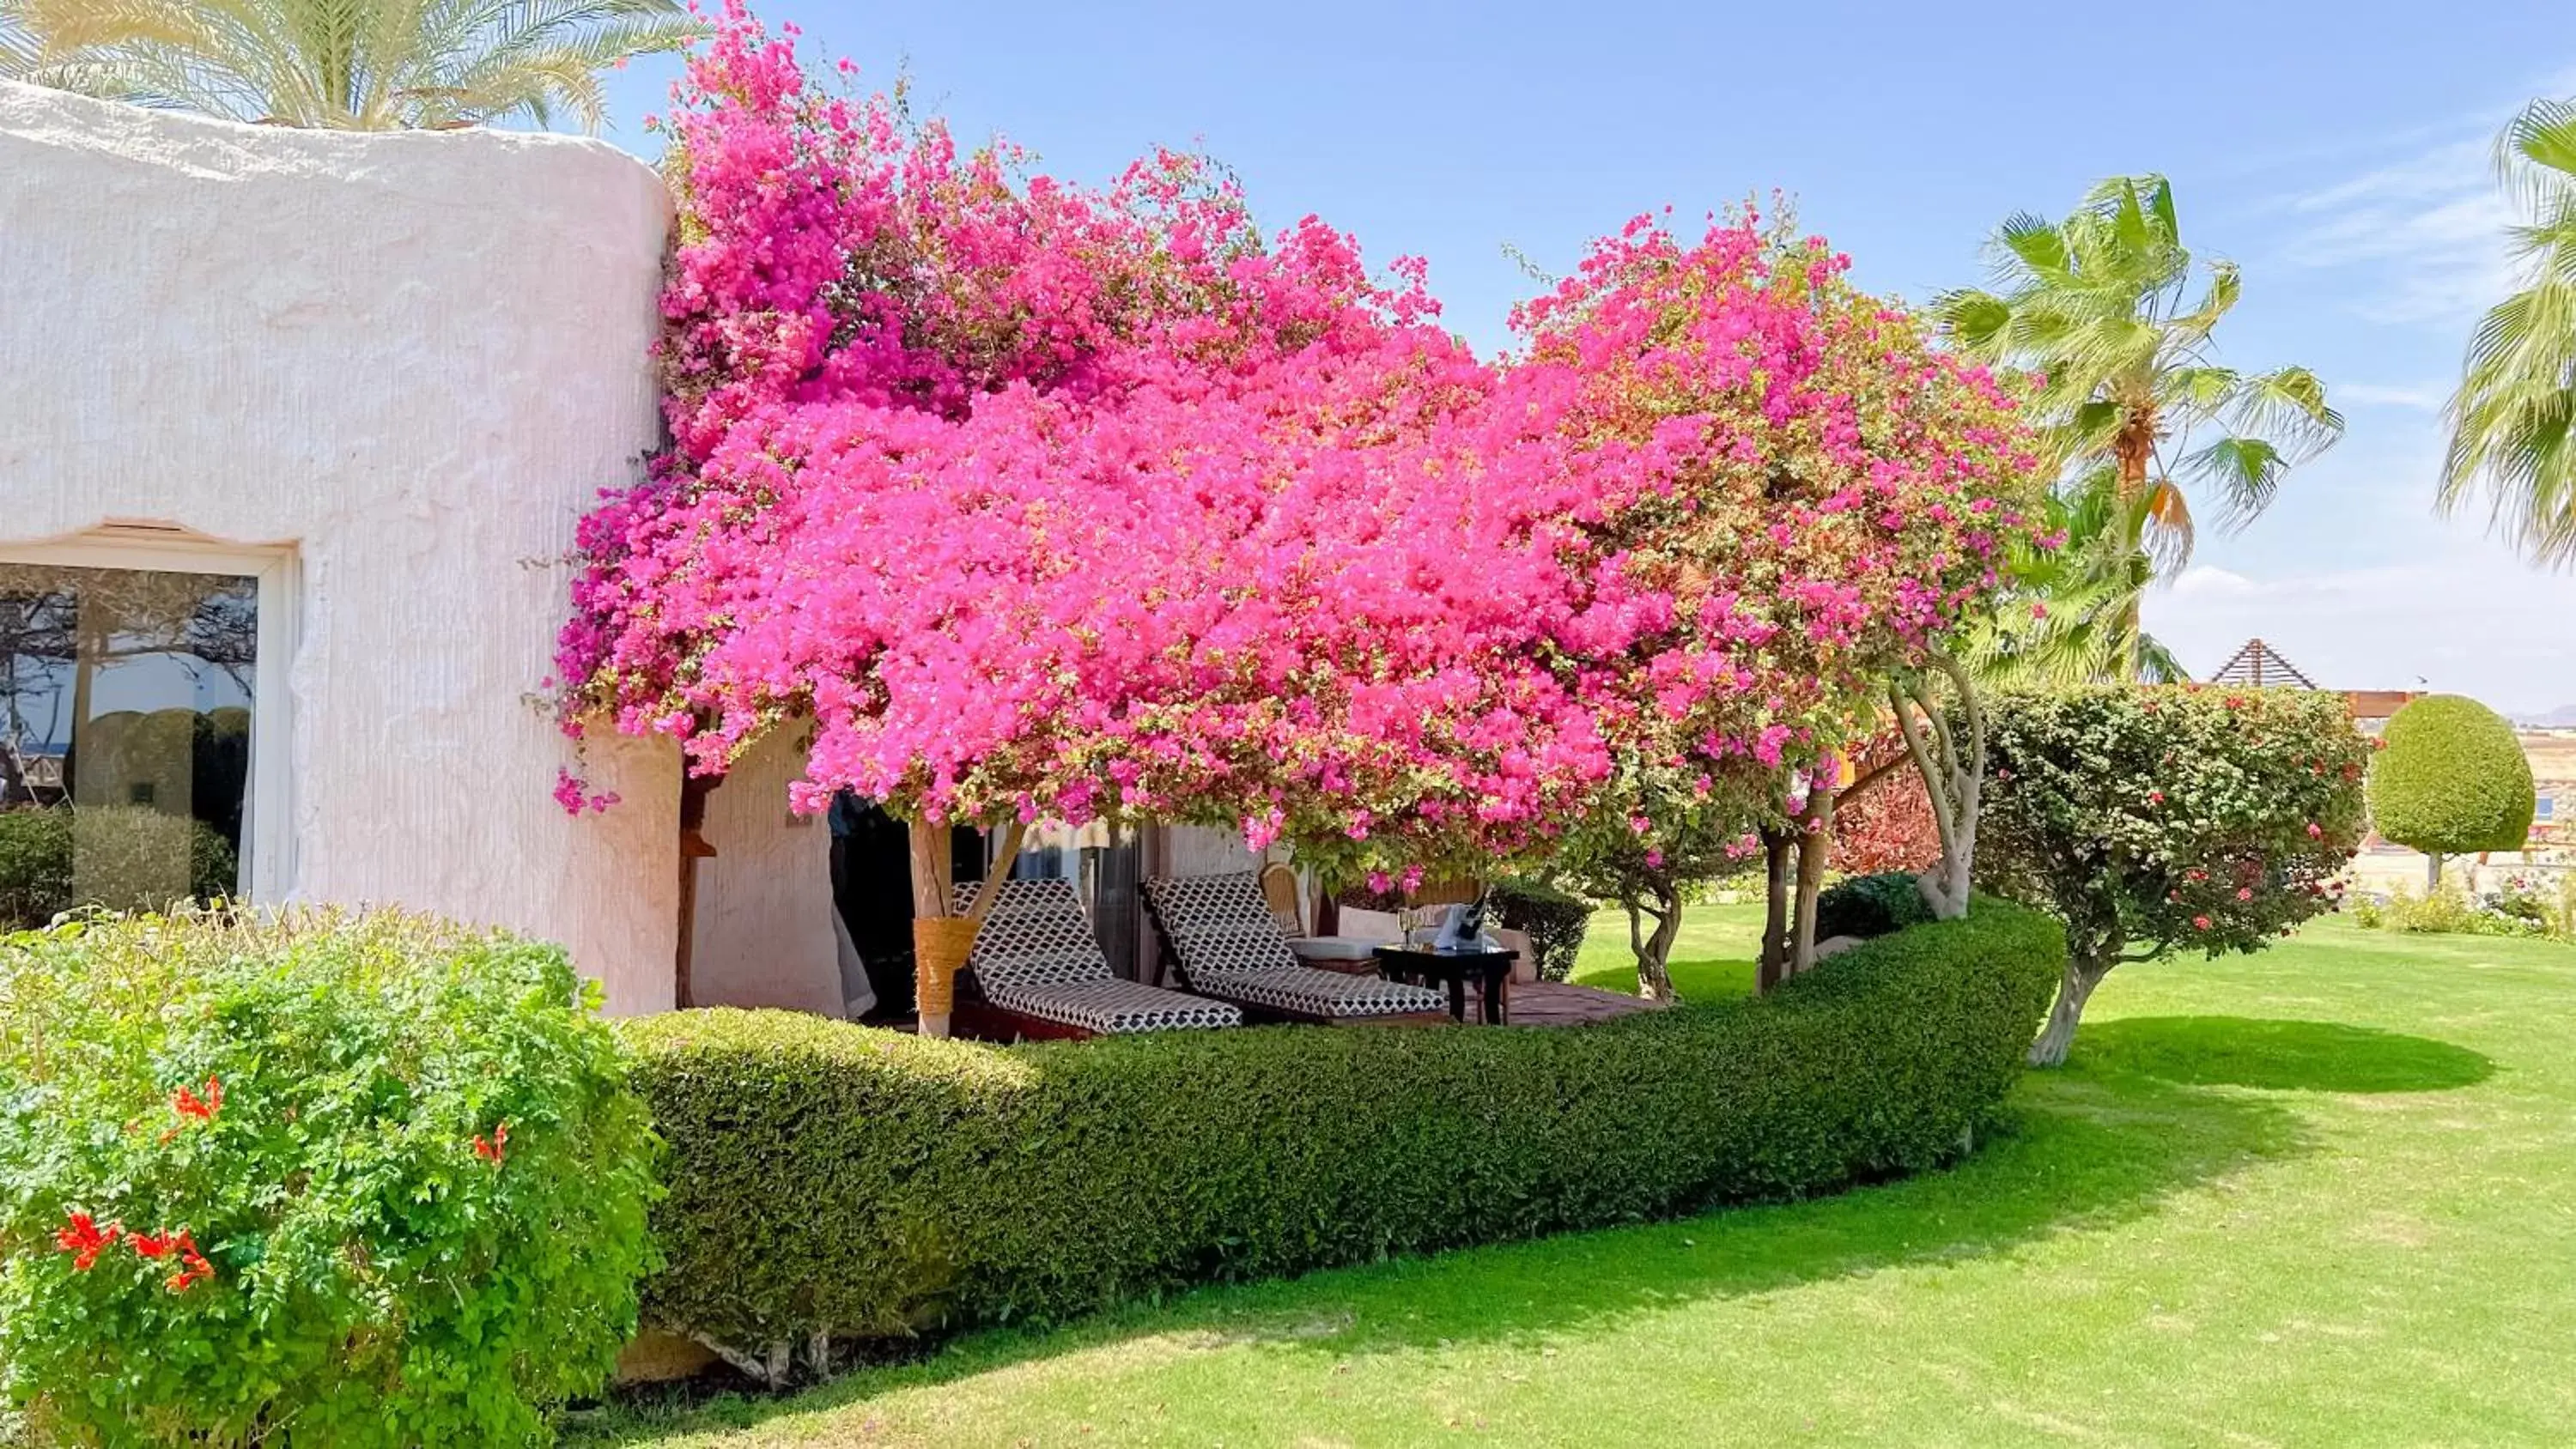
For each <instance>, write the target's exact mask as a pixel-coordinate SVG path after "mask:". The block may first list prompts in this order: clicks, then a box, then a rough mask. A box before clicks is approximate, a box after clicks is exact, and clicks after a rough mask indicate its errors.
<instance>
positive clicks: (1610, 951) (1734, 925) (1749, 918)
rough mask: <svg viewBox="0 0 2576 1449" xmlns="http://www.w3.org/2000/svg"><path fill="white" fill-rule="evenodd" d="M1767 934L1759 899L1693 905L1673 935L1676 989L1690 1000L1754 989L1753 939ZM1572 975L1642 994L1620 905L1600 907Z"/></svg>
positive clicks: (1590, 983) (1586, 982) (1585, 934)
mask: <svg viewBox="0 0 2576 1449" xmlns="http://www.w3.org/2000/svg"><path fill="white" fill-rule="evenodd" d="M1761 935H1762V906H1761V903H1760V902H1758V901H1757V902H1754V903H1752V904H1749V905H1736V906H1724V905H1718V906H1692V907H1690V908H1688V909H1687V910H1685V911H1684V912H1683V913H1682V930H1681V934H1680V935H1679V936H1677V937H1675V938H1674V939H1673V954H1672V960H1671V961H1670V962H1669V963H1668V964H1669V965H1670V966H1671V967H1672V972H1673V990H1675V991H1678V992H1680V993H1681V995H1682V999H1684V1000H1685V1001H1687V1000H1689V999H1691V998H1693V997H1709V996H1737V995H1743V994H1745V993H1748V992H1750V991H1752V990H1753V956H1754V942H1755V941H1756V940H1758V939H1759V938H1760V937H1761ZM1573 979H1574V980H1575V981H1578V982H1580V983H1582V984H1583V985H1585V986H1602V987H1607V988H1609V989H1610V990H1612V991H1625V992H1627V993H1628V994H1629V995H1631V996H1633V995H1635V994H1636V992H1637V955H1636V953H1635V952H1634V951H1632V950H1630V949H1629V947H1628V916H1627V913H1626V912H1624V911H1621V910H1617V909H1615V908H1614V909H1611V910H1606V911H1595V912H1593V913H1592V924H1591V925H1589V926H1587V927H1585V928H1584V931H1583V954H1582V955H1581V956H1579V957H1577V958H1575V962H1574V976H1573Z"/></svg>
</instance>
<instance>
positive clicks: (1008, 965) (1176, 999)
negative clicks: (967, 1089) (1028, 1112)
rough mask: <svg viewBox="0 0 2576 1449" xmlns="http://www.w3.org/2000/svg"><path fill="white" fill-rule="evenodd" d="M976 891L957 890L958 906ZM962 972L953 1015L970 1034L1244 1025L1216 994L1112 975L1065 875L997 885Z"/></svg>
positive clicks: (1037, 1034) (968, 887)
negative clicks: (965, 989) (966, 976)
mask: <svg viewBox="0 0 2576 1449" xmlns="http://www.w3.org/2000/svg"><path fill="white" fill-rule="evenodd" d="M977 889H979V887H977V886H975V885H973V884H971V883H961V884H960V885H959V886H958V887H957V908H958V909H959V910H961V911H962V910H964V909H965V908H966V907H967V905H968V904H969V903H970V902H971V901H973V899H974V895H975V892H976V890H977ZM966 969H967V971H968V972H970V973H971V976H970V978H969V979H968V980H967V981H966V982H964V983H962V984H964V985H966V986H967V987H968V988H969V991H968V992H967V993H965V994H961V997H960V1000H959V1001H958V1005H957V1018H958V1021H959V1022H960V1024H961V1025H963V1026H965V1027H967V1028H968V1029H970V1030H972V1031H974V1032H975V1033H976V1034H978V1035H985V1036H998V1037H1002V1038H1004V1039H1008V1038H1010V1037H1015V1036H1029V1037H1081V1036H1112V1035H1123V1034H1125V1033H1128V1032H1139V1031H1171V1030H1178V1029H1189V1028H1205V1027H1222V1026H1241V1025H1242V1024H1243V1013H1242V1012H1241V1011H1240V1010H1238V1009H1237V1008H1235V1007H1233V1006H1229V1005H1227V1004H1226V1003H1224V1002H1222V1001H1211V1000H1209V999H1207V998H1206V997H1203V996H1192V995H1190V994H1188V993H1187V992H1181V991H1170V990H1166V989H1164V988H1162V987H1159V986H1147V985H1145V984H1144V983H1142V982H1138V981H1128V980H1125V979H1123V978H1121V977H1118V976H1115V975H1113V974H1111V972H1110V970H1109V961H1108V959H1107V958H1106V957H1104V956H1102V955H1101V953H1100V943H1099V941H1098V940H1097V939H1095V938H1094V937H1093V936H1092V934H1091V922H1090V920H1089V919H1088V918H1087V917H1085V916H1084V915H1083V913H1082V902H1081V900H1080V899H1079V898H1077V897H1076V896H1075V895H1074V893H1073V885H1072V883H1071V882H1069V881H1061V880H1015V881H1006V882H1004V883H1003V885H1002V889H1001V891H1000V893H999V894H998V895H997V896H995V898H994V901H993V909H992V911H991V912H990V913H989V914H987V915H986V916H985V917H984V925H983V929H982V930H980V931H978V932H976V934H975V949H974V951H973V952H972V953H971V954H970V955H969V956H968V957H967V958H966Z"/></svg>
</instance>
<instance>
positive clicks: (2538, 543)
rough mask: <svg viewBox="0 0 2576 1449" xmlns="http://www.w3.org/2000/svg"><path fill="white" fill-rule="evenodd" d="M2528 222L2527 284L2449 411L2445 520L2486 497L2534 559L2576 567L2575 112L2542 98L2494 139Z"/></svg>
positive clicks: (2524, 239) (2521, 234) (2499, 525)
mask: <svg viewBox="0 0 2576 1449" xmlns="http://www.w3.org/2000/svg"><path fill="white" fill-rule="evenodd" d="M2496 171H2497V173H2498V175H2499V177H2500V178H2501V179H2502V180H2503V182H2504V184H2505V185H2506V187H2507V188H2508V189H2509V190H2511V191H2512V192H2513V193H2514V194H2515V200H2516V201H2517V202H2518V203H2519V204H2520V206H2521V208H2522V213H2523V217H2524V221H2523V224H2522V225H2520V226H2517V227H2515V228H2514V229H2513V243H2514V251H2515V253H2516V255H2517V257H2518V258H2519V259H2520V260H2521V261H2522V263H2523V265H2524V268H2525V276H2526V278H2527V279H2528V280H2529V282H2530V285H2529V286H2527V287H2525V288H2523V289H2522V290H2521V291H2519V292H2516V293H2514V294H2513V295H2512V296H2510V297H2507V298H2506V299H2505V300H2504V301H2502V302H2500V303H2498V304H2497V305H2496V307H2495V308H2494V310H2492V311H2490V312H2488V313H2487V315H2486V316H2485V318H2484V319H2483V320H2481V321H2480V322H2479V323H2478V329H2477V331H2476V332H2474V333H2472V334H2470V337H2469V351H2468V360H2467V365H2466V366H2465V368H2464V369H2463V371H2462V375H2461V378H2460V390H2459V391H2458V392H2457V393H2454V394H2453V395H2452V397H2451V404H2450V407H2449V408H2448V409H2447V411H2446V413H2445V417H2446V419H2447V421H2448V422H2449V423H2450V427H2451V445H2450V449H2449V451H2448V455H2447V456H2446V457H2445V458H2444V459H2443V461H2442V491H2441V507H2442V510H2443V511H2444V512H2445V513H2447V512H2450V511H2451V510H2453V509H2455V508H2457V507H2459V506H2460V505H2461V504H2462V503H2465V502H2467V501H2468V499H2469V498H2470V496H2471V495H2473V494H2476V493H2480V492H2484V493H2485V494H2487V495H2488V507H2489V509H2490V511H2491V514H2492V518H2493V521H2494V525H2495V528H2496V530H2497V531H2498V532H2500V533H2502V534H2504V535H2506V536H2507V537H2509V538H2511V539H2512V540H2513V542H2514V544H2515V545H2516V546H2517V547H2519V548H2521V549H2522V550H2523V551H2524V552H2526V553H2528V554H2530V555H2531V557H2532V558H2533V559H2534V560H2535V561H2536V562H2538V563H2541V564H2543V565H2546V566H2550V567H2556V568H2567V567H2570V566H2576V436H2571V434H2572V433H2576V105H2571V104H2570V103H2568V102H2566V101H2535V102H2533V103H2532V105H2531V107H2530V109H2528V110H2526V111H2524V112H2523V113H2522V114H2521V115H2519V116H2516V117H2515V118H2514V121H2513V124H2512V125H2510V126H2508V127H2506V128H2505V132H2504V135H2503V136H2501V137H2500V138H2498V140H2497V142H2496Z"/></svg>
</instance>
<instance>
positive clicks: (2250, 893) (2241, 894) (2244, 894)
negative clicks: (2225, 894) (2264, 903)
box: [2236, 886, 2254, 901]
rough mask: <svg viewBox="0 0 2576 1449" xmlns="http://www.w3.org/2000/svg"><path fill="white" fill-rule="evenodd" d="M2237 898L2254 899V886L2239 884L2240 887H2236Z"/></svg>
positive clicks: (2241, 899) (2243, 899)
mask: <svg viewBox="0 0 2576 1449" xmlns="http://www.w3.org/2000/svg"><path fill="white" fill-rule="evenodd" d="M2236 898H2237V899H2238V900H2240V901H2250V900H2252V899H2254V889H2253V887H2251V886H2238V887H2237V888H2236Z"/></svg>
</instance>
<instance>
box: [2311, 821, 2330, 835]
mask: <svg viewBox="0 0 2576 1449" xmlns="http://www.w3.org/2000/svg"><path fill="white" fill-rule="evenodd" d="M2325 833H2326V832H2325V828H2324V827H2323V826H2320V825H2318V824H2317V823H2316V822H2315V821H2313V820H2311V821H2309V822H2308V838H2309V839H2310V840H2316V839H2319V838H2320V837H2322V836H2324V834H2325Z"/></svg>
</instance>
